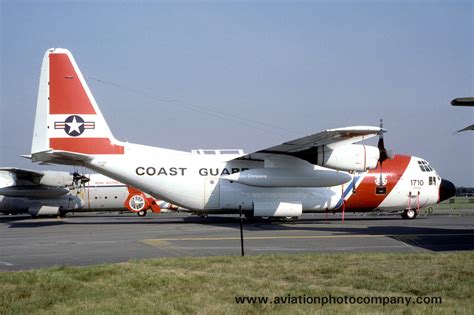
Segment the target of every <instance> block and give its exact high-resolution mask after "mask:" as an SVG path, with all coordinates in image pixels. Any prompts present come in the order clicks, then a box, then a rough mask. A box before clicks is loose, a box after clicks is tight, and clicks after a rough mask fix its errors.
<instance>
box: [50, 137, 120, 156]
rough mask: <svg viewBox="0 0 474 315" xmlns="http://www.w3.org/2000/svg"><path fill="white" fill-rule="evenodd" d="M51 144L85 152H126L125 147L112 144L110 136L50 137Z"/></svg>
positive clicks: (55, 146)
mask: <svg viewBox="0 0 474 315" xmlns="http://www.w3.org/2000/svg"><path fill="white" fill-rule="evenodd" d="M49 146H50V148H52V149H54V150H63V151H70V152H77V153H83V154H124V151H125V150H124V147H123V146H120V145H115V144H112V143H111V141H110V140H109V139H108V138H50V139H49Z"/></svg>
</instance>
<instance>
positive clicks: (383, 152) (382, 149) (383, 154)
mask: <svg viewBox="0 0 474 315" xmlns="http://www.w3.org/2000/svg"><path fill="white" fill-rule="evenodd" d="M384 132H386V131H385V130H384V129H383V119H380V131H379V142H378V143H377V147H378V148H379V152H380V154H379V162H380V166H382V163H383V161H385V160H386V159H388V153H387V149H385V144H384V142H383V134H384Z"/></svg>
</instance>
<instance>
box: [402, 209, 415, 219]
mask: <svg viewBox="0 0 474 315" xmlns="http://www.w3.org/2000/svg"><path fill="white" fill-rule="evenodd" d="M417 215H418V212H417V211H416V210H415V209H406V210H404V211H403V213H402V214H401V216H402V218H403V219H404V220H413V219H414V218H416V216H417Z"/></svg>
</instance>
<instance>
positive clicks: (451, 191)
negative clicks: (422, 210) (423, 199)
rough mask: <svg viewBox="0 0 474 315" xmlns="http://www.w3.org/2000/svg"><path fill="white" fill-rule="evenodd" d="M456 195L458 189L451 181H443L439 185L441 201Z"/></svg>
mask: <svg viewBox="0 0 474 315" xmlns="http://www.w3.org/2000/svg"><path fill="white" fill-rule="evenodd" d="M454 195H456V187H455V186H454V184H453V183H451V182H450V181H449V180H446V179H442V180H441V184H440V185H439V201H438V202H441V201H443V200H446V199H448V198H451V197H453V196H454Z"/></svg>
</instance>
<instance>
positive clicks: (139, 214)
mask: <svg viewBox="0 0 474 315" xmlns="http://www.w3.org/2000/svg"><path fill="white" fill-rule="evenodd" d="M137 215H138V216H139V217H144V216H146V210H140V211H138V212H137Z"/></svg>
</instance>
